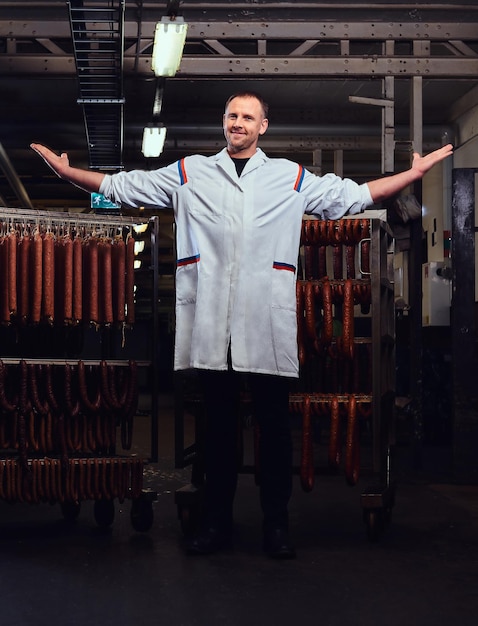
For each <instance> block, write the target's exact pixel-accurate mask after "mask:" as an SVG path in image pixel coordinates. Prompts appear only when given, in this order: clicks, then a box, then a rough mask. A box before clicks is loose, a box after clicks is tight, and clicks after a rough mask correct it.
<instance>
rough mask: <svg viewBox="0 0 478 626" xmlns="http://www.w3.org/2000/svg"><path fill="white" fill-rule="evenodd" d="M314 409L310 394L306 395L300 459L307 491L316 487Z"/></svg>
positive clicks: (304, 488) (302, 484)
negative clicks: (313, 431) (313, 433)
mask: <svg viewBox="0 0 478 626" xmlns="http://www.w3.org/2000/svg"><path fill="white" fill-rule="evenodd" d="M312 437H313V436H312V410H311V402H310V396H309V395H306V396H304V399H303V402H302V451H301V461H300V483H301V486H302V489H303V490H304V491H306V492H309V491H312V489H313V487H314V480H315V475H314V449H313V438H312Z"/></svg>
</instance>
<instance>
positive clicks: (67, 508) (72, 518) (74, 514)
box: [60, 502, 81, 522]
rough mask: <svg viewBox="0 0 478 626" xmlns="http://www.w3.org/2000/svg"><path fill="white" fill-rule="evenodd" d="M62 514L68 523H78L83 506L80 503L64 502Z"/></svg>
mask: <svg viewBox="0 0 478 626" xmlns="http://www.w3.org/2000/svg"><path fill="white" fill-rule="evenodd" d="M60 506H61V514H62V515H63V518H64V519H65V521H67V522H76V520H77V519H78V516H79V515H80V510H81V504H80V503H79V502H62V503H61V505H60Z"/></svg>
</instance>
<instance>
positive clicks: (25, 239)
mask: <svg viewBox="0 0 478 626" xmlns="http://www.w3.org/2000/svg"><path fill="white" fill-rule="evenodd" d="M30 243H31V237H30V235H29V234H28V233H23V235H22V236H21V237H20V238H19V240H18V254H17V259H18V272H17V280H18V285H17V299H18V303H17V304H18V321H19V323H20V324H22V325H25V324H26V323H27V321H28V318H29V315H30V287H29V281H30Z"/></svg>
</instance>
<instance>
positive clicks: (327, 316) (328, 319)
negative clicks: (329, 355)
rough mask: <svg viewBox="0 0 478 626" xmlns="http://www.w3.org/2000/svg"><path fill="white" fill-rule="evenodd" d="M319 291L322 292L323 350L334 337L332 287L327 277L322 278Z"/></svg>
mask: <svg viewBox="0 0 478 626" xmlns="http://www.w3.org/2000/svg"><path fill="white" fill-rule="evenodd" d="M321 290H322V311H323V323H322V335H321V344H322V346H323V347H324V348H327V347H328V346H330V344H331V343H332V338H333V336H334V315H333V311H332V286H331V284H330V281H329V279H328V278H327V277H326V278H324V279H323V280H322V282H321Z"/></svg>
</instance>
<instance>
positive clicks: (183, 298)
mask: <svg viewBox="0 0 478 626" xmlns="http://www.w3.org/2000/svg"><path fill="white" fill-rule="evenodd" d="M198 265H199V258H197V259H196V258H194V260H192V258H191V261H190V262H188V263H186V262H183V264H181V261H178V267H177V270H176V303H177V304H191V303H195V302H196V294H197V285H198V269H199V268H198Z"/></svg>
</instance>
